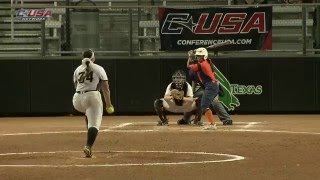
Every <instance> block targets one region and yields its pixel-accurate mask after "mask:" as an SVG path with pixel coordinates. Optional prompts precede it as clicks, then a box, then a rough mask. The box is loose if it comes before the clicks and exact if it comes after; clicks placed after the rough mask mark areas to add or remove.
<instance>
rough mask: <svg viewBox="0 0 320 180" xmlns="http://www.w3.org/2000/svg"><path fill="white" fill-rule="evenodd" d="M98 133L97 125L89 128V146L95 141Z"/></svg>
mask: <svg viewBox="0 0 320 180" xmlns="http://www.w3.org/2000/svg"><path fill="white" fill-rule="evenodd" d="M97 135H98V129H97V128H95V127H90V128H89V129H88V134H87V136H88V137H87V146H90V147H91V146H92V145H93V143H94V141H95V140H96V137H97Z"/></svg>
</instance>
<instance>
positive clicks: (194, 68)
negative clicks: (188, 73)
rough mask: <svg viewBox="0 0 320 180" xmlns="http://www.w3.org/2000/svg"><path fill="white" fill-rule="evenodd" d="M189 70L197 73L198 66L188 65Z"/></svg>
mask: <svg viewBox="0 0 320 180" xmlns="http://www.w3.org/2000/svg"><path fill="white" fill-rule="evenodd" d="M189 68H190V69H191V70H192V71H194V72H198V71H199V69H198V64H190V65H189Z"/></svg>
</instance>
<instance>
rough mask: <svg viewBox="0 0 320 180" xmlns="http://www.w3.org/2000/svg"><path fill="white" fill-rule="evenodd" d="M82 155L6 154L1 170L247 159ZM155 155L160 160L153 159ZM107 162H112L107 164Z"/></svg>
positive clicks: (119, 153)
mask: <svg viewBox="0 0 320 180" xmlns="http://www.w3.org/2000/svg"><path fill="white" fill-rule="evenodd" d="M81 154H82V152H81V151H56V152H22V153H3V154H0V157H1V158H2V159H3V160H5V159H6V160H5V162H6V163H7V164H0V167H115V166H159V165H185V164H205V163H222V162H230V161H239V160H243V159H245V158H244V157H242V156H238V155H231V154H221V153H207V152H174V151H96V152H95V156H94V157H93V159H94V161H92V159H90V158H89V159H88V158H84V157H81ZM155 156H156V157H157V159H154V157H155ZM35 159H36V160H35ZM41 159H43V160H41ZM57 159H59V160H58V161H57ZM120 159H121V160H120ZM106 161H108V162H110V163H107V164H106ZM39 162H43V163H42V164H39Z"/></svg>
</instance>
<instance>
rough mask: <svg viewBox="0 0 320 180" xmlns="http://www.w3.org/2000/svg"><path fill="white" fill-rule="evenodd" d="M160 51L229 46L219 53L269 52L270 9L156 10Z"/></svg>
mask: <svg viewBox="0 0 320 180" xmlns="http://www.w3.org/2000/svg"><path fill="white" fill-rule="evenodd" d="M159 22H160V40H161V49H162V50H178V51H179V50H189V49H194V48H197V47H205V46H210V45H213V44H218V43H221V42H225V41H229V42H231V43H230V45H229V46H223V47H221V48H220V49H221V50H257V49H259V50H260V49H271V48H272V46H271V45H272V28H271V27H272V7H253V8H203V9H172V8H159Z"/></svg>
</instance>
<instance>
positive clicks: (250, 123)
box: [243, 122, 261, 129]
mask: <svg viewBox="0 0 320 180" xmlns="http://www.w3.org/2000/svg"><path fill="white" fill-rule="evenodd" d="M259 123H261V122H249V123H248V124H247V125H245V126H244V127H243V128H245V129H247V128H250V127H252V126H254V125H256V124H259Z"/></svg>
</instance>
